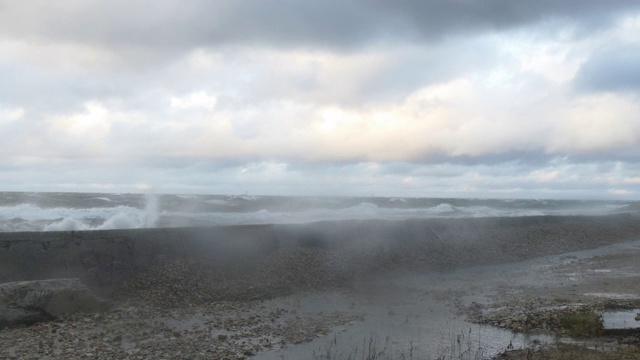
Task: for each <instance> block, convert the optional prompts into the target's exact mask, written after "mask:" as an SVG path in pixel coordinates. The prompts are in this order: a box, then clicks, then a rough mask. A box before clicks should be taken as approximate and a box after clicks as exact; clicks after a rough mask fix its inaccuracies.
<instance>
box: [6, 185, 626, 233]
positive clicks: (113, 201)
mask: <svg viewBox="0 0 640 360" xmlns="http://www.w3.org/2000/svg"><path fill="white" fill-rule="evenodd" d="M637 208H638V202H630V201H572V200H522V199H503V200H496V199H456V198H449V199H445V198H442V199H438V198H399V197H395V198H391V197H285V196H250V195H236V196H229V195H178V194H120V193H45V192H1V193H0V231H2V232H14V231H68V230H106V229H135V228H156V227H159V228H164V227H189V226H216V225H248V224H300V223H309V222H315V221H333V220H365V219H381V220H403V219H423V218H464V217H519V216H541V215H560V216H563V215H607V214H613V213H616V212H623V211H626V210H629V209H637Z"/></svg>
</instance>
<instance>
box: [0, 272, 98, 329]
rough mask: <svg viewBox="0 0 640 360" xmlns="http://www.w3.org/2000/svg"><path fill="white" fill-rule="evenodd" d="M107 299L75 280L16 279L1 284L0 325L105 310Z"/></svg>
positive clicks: (29, 322) (21, 323)
mask: <svg viewBox="0 0 640 360" xmlns="http://www.w3.org/2000/svg"><path fill="white" fill-rule="evenodd" d="M106 308H107V302H106V301H104V300H102V299H100V298H98V297H96V296H95V295H94V294H93V293H92V292H91V290H89V288H88V287H87V286H86V285H84V284H83V283H82V282H80V280H78V279H51V280H35V281H18V282H11V283H5V284H1V285H0V328H4V327H7V326H14V325H29V324H33V323H35V322H38V321H44V320H50V319H55V318H59V317H61V316H65V315H72V314H75V313H92V312H98V311H104V310H105V309H106Z"/></svg>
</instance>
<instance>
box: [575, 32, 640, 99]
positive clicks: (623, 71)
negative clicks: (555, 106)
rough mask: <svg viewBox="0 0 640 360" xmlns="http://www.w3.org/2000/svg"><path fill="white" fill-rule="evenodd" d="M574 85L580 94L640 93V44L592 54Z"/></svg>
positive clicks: (581, 68) (582, 67)
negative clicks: (583, 92)
mask: <svg viewBox="0 0 640 360" xmlns="http://www.w3.org/2000/svg"><path fill="white" fill-rule="evenodd" d="M574 82H575V86H576V87H577V88H578V89H579V90H583V91H591V92H635V93H638V92H640V42H639V43H638V44H635V45H634V46H629V45H626V46H622V47H614V48H608V49H603V50H601V51H598V52H596V53H594V54H593V55H592V56H591V57H590V58H589V60H587V61H586V62H585V63H584V64H583V65H582V66H581V67H580V71H579V72H578V74H577V75H576V78H575V80H574Z"/></svg>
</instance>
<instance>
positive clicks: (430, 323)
mask: <svg viewBox="0 0 640 360" xmlns="http://www.w3.org/2000/svg"><path fill="white" fill-rule="evenodd" d="M509 267H510V266H507V267H503V268H501V269H499V268H497V267H493V268H485V269H467V270H464V271H457V272H449V273H434V274H411V275H409V274H402V275H400V274H394V275H389V276H387V277H385V278H380V279H376V280H375V281H370V282H365V283H362V284H360V285H359V286H358V287H357V288H356V289H355V291H353V292H350V293H315V294H308V295H306V296H304V297H300V298H298V299H296V300H295V301H297V302H298V303H297V304H296V306H297V308H298V310H297V311H298V312H299V313H300V314H304V313H307V314H316V315H319V314H323V313H324V314H329V313H333V312H344V313H349V314H355V315H360V316H362V321H352V322H350V323H349V324H346V325H344V326H339V327H337V328H336V329H334V330H333V331H332V332H331V333H330V334H328V335H327V336H324V337H320V338H316V339H315V340H313V341H311V342H307V343H302V344H297V345H292V346H289V347H288V348H284V349H280V350H277V351H271V352H266V353H262V354H259V355H257V356H256V357H255V359H262V360H267V359H280V360H282V359H348V358H350V357H351V358H352V359H354V358H355V359H360V358H365V359H367V358H371V355H373V354H380V355H381V356H380V357H377V358H380V359H411V358H413V359H437V358H438V357H443V356H444V357H445V358H449V356H453V358H458V357H459V356H460V355H464V358H471V359H475V358H485V357H490V356H492V355H495V354H497V353H499V352H501V351H503V350H505V349H506V348H508V347H509V348H510V347H513V348H521V347H525V346H527V345H528V344H530V343H531V342H532V341H545V342H550V341H552V340H553V339H552V338H551V337H549V336H545V335H526V336H525V335H516V334H514V333H512V332H511V331H508V330H504V329H499V328H495V327H490V326H479V325H477V324H472V323H469V322H467V321H465V315H463V314H461V313H460V312H459V306H458V305H468V304H470V303H471V302H472V301H477V302H485V301H486V297H485V295H487V294H486V293H484V291H483V290H484V289H489V288H490V287H491V286H494V285H497V284H501V283H502V281H503V280H502V279H503V278H504V276H502V277H501V276H494V275H499V273H502V271H507V270H508V268H509ZM478 271H481V272H480V273H479V272H478ZM482 271H488V273H482ZM496 271H499V272H496ZM489 273H491V274H489ZM479 278H484V279H486V283H483V282H482V281H479V280H478V279H479ZM490 283H491V284H490Z"/></svg>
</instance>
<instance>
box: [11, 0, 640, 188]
mask: <svg viewBox="0 0 640 360" xmlns="http://www.w3.org/2000/svg"><path fill="white" fill-rule="evenodd" d="M639 13H640V5H638V3H637V2H635V1H610V2H602V1H595V0H589V1H582V2H575V1H550V0H544V1H535V2H534V1H526V2H525V1H522V2H506V1H501V0H489V1H474V2H467V1H445V2H443V1H404V2H389V1H382V0H380V1H377V0H376V1H372V2H368V3H367V4H366V6H364V5H363V4H361V3H358V2H355V1H336V0H329V1H311V0H302V1H288V0H287V1H262V0H261V1H258V0H251V1H243V2H236V1H216V2H209V1H199V0H192V1H169V0H159V1H154V2H144V1H140V2H135V3H131V2H124V1H121V0H116V1H109V2H103V1H79V0H65V1H60V2H56V3H52V2H49V1H38V0H36V1H30V2H11V1H2V0H0V77H1V78H2V79H3V81H2V82H0V140H2V141H0V151H1V152H2V154H3V157H2V159H0V167H1V168H2V169H3V170H6V172H3V173H2V174H0V184H3V185H6V187H7V188H12V189H13V188H16V189H17V188H19V187H20V186H23V187H26V188H34V189H44V188H46V187H47V186H49V187H50V188H56V189H60V188H61V189H78V190H80V189H85V190H91V189H104V191H107V190H108V189H117V188H121V189H129V190H130V191H135V190H136V189H138V190H139V189H140V186H139V185H140V184H148V185H150V186H154V187H158V188H161V189H164V190H166V191H172V192H189V191H194V192H221V193H237V192H241V191H244V190H251V189H261V190H255V191H252V192H263V193H277V194H286V193H287V191H290V192H291V193H296V194H304V193H306V192H308V193H312V194H332V193H333V194H361V195H370V193H376V194H380V195H382V194H389V195H393V194H398V195H402V194H404V195H415V196H419V195H423V196H482V194H483V193H485V194H488V195H487V196H500V197H503V196H530V197H531V196H540V197H544V196H545V194H546V195H547V196H571V197H580V196H587V195H588V194H592V195H593V194H595V193H596V192H599V194H608V195H610V196H618V195H619V196H636V195H634V194H639V195H637V196H640V192H639V191H638V188H637V187H638V184H637V182H634V181H631V180H629V179H637V178H638V177H639V175H638V174H640V172H639V171H640V169H639V168H638V167H637V165H638V160H637V159H639V158H640V157H639V156H638V153H639V149H640V122H638V118H637V114H638V113H640V107H639V105H638V104H637V90H638V86H637V85H638V83H640V81H639V79H640V78H639V77H638V76H637V75H638V74H640V68H638V66H636V63H639V62H638V61H637V60H640V52H638V51H637V49H638V44H640V39H639V38H638V37H637V35H634V34H638V33H639V31H640V16H639V15H638V14H639ZM47 174H50V175H47ZM25 179H26V180H25ZM47 184H48V185H47ZM181 189H182V190H181ZM456 194H458V195H456ZM527 194H528V195H527ZM567 194H568V195H567ZM625 194H626V195H625Z"/></svg>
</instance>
